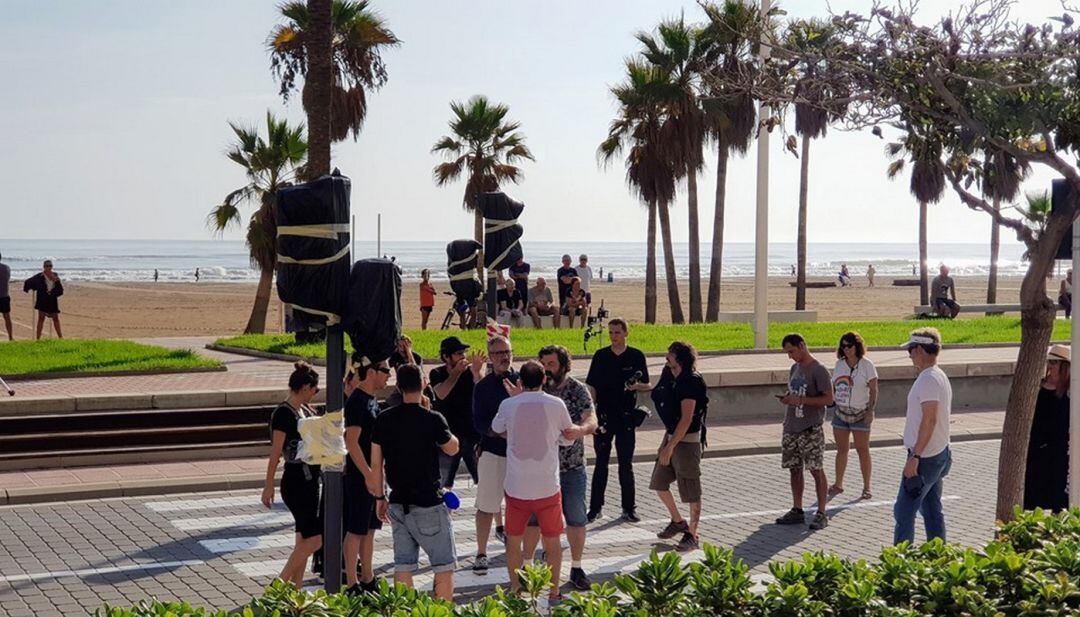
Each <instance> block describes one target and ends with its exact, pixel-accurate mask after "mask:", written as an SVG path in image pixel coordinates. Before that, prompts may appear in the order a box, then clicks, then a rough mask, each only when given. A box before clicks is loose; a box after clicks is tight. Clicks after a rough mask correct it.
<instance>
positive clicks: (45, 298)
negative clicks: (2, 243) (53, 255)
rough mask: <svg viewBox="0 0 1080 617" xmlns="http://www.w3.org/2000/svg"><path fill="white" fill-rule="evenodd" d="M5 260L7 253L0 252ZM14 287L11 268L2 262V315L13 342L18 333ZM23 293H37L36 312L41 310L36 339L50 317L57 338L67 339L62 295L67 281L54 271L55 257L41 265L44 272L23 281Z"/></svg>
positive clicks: (0, 264)
mask: <svg viewBox="0 0 1080 617" xmlns="http://www.w3.org/2000/svg"><path fill="white" fill-rule="evenodd" d="M2 259H3V255H0V260H2ZM10 287H11V268H10V267H9V266H8V265H7V264H5V263H3V262H2V261H0V317H3V320H4V330H5V331H6V332H7V337H8V340H9V341H13V340H15V332H14V329H13V328H12V321H11V292H10V291H9V289H10ZM23 292H24V293H33V294H34V311H35V312H36V313H37V319H36V323H35V327H34V338H35V339H40V338H41V333H42V331H43V330H44V329H45V320H46V319H48V320H49V321H50V323H51V324H52V328H53V332H55V333H56V337H57V338H64V333H63V330H61V328H60V296H62V295H64V284H63V283H62V282H61V281H60V275H59V274H57V273H56V272H54V271H53V263H52V260H49V259H46V260H45V261H44V263H43V264H42V266H41V272H38V273H37V274H35V275H33V276H31V277H30V278H28V279H26V280H25V281H23Z"/></svg>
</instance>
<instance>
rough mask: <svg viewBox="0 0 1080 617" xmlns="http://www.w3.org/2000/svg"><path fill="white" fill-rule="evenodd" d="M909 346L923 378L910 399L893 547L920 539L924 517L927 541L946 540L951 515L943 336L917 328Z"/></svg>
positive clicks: (948, 394)
mask: <svg viewBox="0 0 1080 617" xmlns="http://www.w3.org/2000/svg"><path fill="white" fill-rule="evenodd" d="M903 348H904V349H906V350H907V352H908V356H909V357H910V358H911V363H912V364H913V365H915V368H917V369H918V370H919V376H918V377H917V378H916V379H915V383H914V384H912V386H911V391H910V392H909V393H908V398H907V413H906V415H905V421H904V447H905V448H907V463H905V464H904V474H903V477H902V478H901V479H900V490H899V491H898V492H897V495H896V504H895V505H894V506H893V518H894V519H895V521H896V527H895V529H894V531H893V544H900V543H901V542H905V541H906V542H909V543H913V542H914V541H915V515H916V513H918V512H921V513H922V517H923V524H924V525H925V526H926V539H927V540H932V539H934V538H941V539H942V540H945V513H944V512H943V511H942V509H941V492H942V488H943V486H944V478H945V476H947V475H948V474H949V468H950V467H952V454H951V453H950V451H949V415H950V412H951V411H952V385H951V384H950V383H949V378H948V376H946V375H945V371H943V370H941V368H940V367H938V365H937V358H938V353H939V352H940V351H941V334H940V333H939V332H938V331H937V329H936V328H920V329H918V330H913V331H912V332H911V336H910V337H909V338H908V342H907V343H904V345H903Z"/></svg>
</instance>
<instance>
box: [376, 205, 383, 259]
mask: <svg viewBox="0 0 1080 617" xmlns="http://www.w3.org/2000/svg"><path fill="white" fill-rule="evenodd" d="M375 256H376V257H382V214H376V215H375Z"/></svg>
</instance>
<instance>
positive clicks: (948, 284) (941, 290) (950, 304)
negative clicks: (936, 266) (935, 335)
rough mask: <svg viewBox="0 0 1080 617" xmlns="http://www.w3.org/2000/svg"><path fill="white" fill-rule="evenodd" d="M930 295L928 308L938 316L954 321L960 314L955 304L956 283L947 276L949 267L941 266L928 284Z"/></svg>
mask: <svg viewBox="0 0 1080 617" xmlns="http://www.w3.org/2000/svg"><path fill="white" fill-rule="evenodd" d="M950 293H951V294H952V299H951V300H950V299H949V294H950ZM930 294H931V296H930V298H931V299H930V306H931V308H933V309H934V312H936V313H937V314H938V315H940V316H941V317H948V318H949V319H954V318H956V316H957V315H958V314H960V305H959V304H957V303H956V283H955V282H954V281H953V279H952V277H951V276H949V266H946V265H945V264H941V268H940V270H939V274H938V275H937V276H935V277H934V280H933V281H931V282H930Z"/></svg>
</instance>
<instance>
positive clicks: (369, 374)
mask: <svg viewBox="0 0 1080 617" xmlns="http://www.w3.org/2000/svg"><path fill="white" fill-rule="evenodd" d="M354 364H355V365H356V373H357V376H358V377H359V378H360V382H359V383H358V384H357V386H356V389H355V390H353V393H352V394H351V395H349V400H347V401H346V402H345V449H346V451H347V452H348V456H347V457H346V459H345V490H344V493H345V495H344V496H345V500H344V505H345V517H344V519H345V532H346V533H345V551H344V552H345V564H346V565H345V582H346V584H347V585H348V589H349V591H350V592H352V593H359V592H361V591H365V590H370V589H373V588H374V587H375V569H374V566H373V564H372V563H371V562H372V559H373V555H374V551H375V530H376V529H379V528H381V527H382V524H380V523H379V519H378V518H377V517H376V516H375V499H374V498H373V497H372V496H371V493H369V492H368V490H367V480H368V479H369V478H370V477H371V467H370V461H371V433H372V429H373V427H374V426H375V418H376V417H377V416H378V415H379V403H378V401H376V400H375V395H376V393H378V391H379V390H381V389H383V388H385V387H386V380H387V378H388V377H389V376H390V369H389V368H388V367H387V366H386V362H385V361H383V362H375V363H372V362H371V361H370V360H368V359H367V358H363V357H354ZM357 560H359V561H360V562H361V568H362V571H361V576H360V578H361V580H360V581H358V580H357V576H356V562H357Z"/></svg>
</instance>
